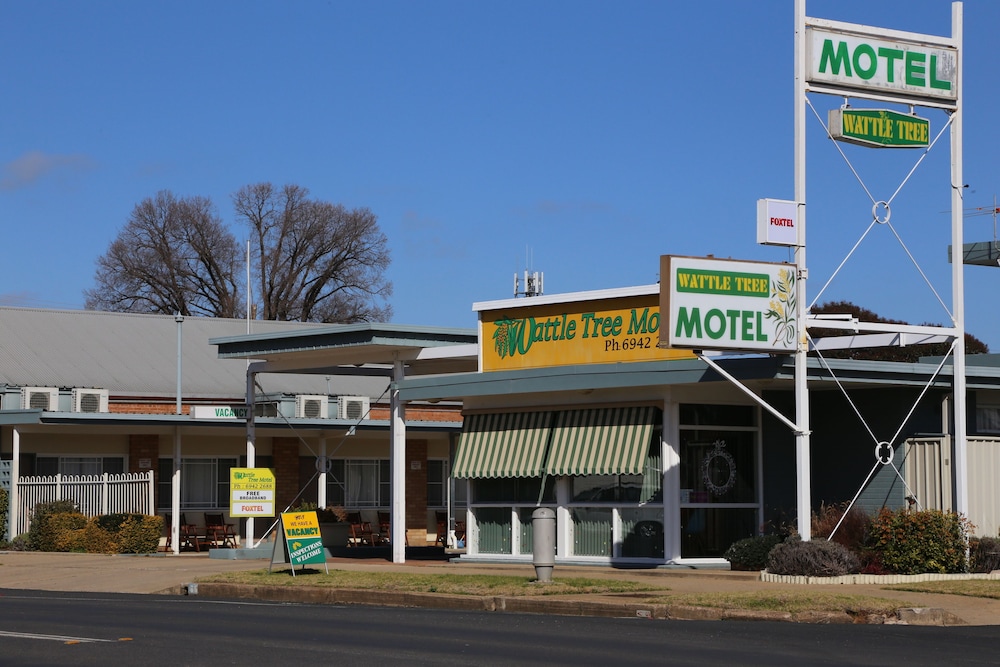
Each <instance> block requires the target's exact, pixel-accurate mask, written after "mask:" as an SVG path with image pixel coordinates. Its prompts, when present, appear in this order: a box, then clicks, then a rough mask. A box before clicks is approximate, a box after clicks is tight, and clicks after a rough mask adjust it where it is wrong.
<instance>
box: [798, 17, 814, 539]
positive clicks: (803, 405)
mask: <svg viewBox="0 0 1000 667" xmlns="http://www.w3.org/2000/svg"><path fill="white" fill-rule="evenodd" d="M805 30H806V0H795V122H794V128H795V201H797V202H798V203H799V211H798V213H799V229H798V245H796V246H795V270H796V274H797V275H796V299H797V301H796V304H795V306H796V315H795V319H796V321H797V322H798V335H799V344H798V347H797V349H796V351H795V422H796V424H797V425H798V429H797V430H796V432H795V480H796V483H795V489H796V503H795V506H796V512H797V514H798V530H799V535H800V536H801V537H802V540H803V541H808V540H809V539H810V537H811V535H810V520H811V514H812V507H811V502H810V498H811V495H812V488H811V482H810V474H811V473H810V461H809V458H810V456H809V454H810V452H809V447H810V444H809V386H808V375H807V374H808V365H807V364H808V356H807V355H808V352H809V343H808V337H807V335H806V313H807V308H806V304H807V301H806V278H807V275H808V273H807V269H806V206H805V203H806V82H805V73H806V35H805Z"/></svg>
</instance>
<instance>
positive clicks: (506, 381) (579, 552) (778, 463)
mask: <svg viewBox="0 0 1000 667" xmlns="http://www.w3.org/2000/svg"><path fill="white" fill-rule="evenodd" d="M708 287H712V286H708ZM751 287H752V286H751ZM473 309H474V311H475V312H476V313H477V314H478V335H477V336H475V339H474V340H475V342H474V343H471V344H470V343H469V342H461V341H446V340H442V339H440V338H435V337H434V336H433V334H432V331H431V330H421V329H419V328H414V329H412V330H411V331H410V335H406V334H405V333H402V332H397V333H398V334H399V335H398V337H397V338H395V339H393V340H389V339H388V338H386V337H384V336H383V333H382V332H381V331H380V327H381V326H387V325H371V326H370V327H367V328H364V329H363V330H362V329H355V330H353V331H347V330H345V332H344V333H339V332H338V331H337V329H336V328H335V327H334V328H329V329H328V330H327V331H326V332H322V331H315V332H310V331H303V332H296V333H295V334H293V335H285V334H282V333H280V332H279V333H273V334H272V333H266V334H258V335H251V336H234V337H230V338H226V339H214V340H212V341H211V342H212V344H214V345H217V346H218V350H219V355H220V357H223V358H253V359H256V360H257V361H256V362H255V363H254V364H251V365H250V372H251V374H252V373H254V372H256V371H258V370H259V371H260V372H277V371H281V370H282V369H283V370H286V371H289V372H295V373H302V372H310V371H309V369H310V368H312V369H313V371H311V372H317V370H318V369H323V370H322V372H331V373H332V372H336V369H344V368H363V367H365V366H366V365H368V364H374V365H376V366H386V365H391V366H392V368H393V382H392V385H391V390H390V393H391V400H390V405H389V411H390V414H389V435H388V440H389V442H388V443H385V444H382V445H381V449H379V450H378V456H385V457H388V459H389V461H390V462H389V467H390V472H391V485H392V489H391V493H390V495H391V497H392V516H393V520H394V522H397V523H398V524H400V525H402V523H403V521H404V520H405V525H406V526H407V528H408V529H409V528H411V527H412V521H411V517H412V512H411V509H410V507H409V504H410V502H411V488H410V485H411V484H412V480H411V476H410V474H411V471H412V470H414V469H416V468H419V466H420V465H421V464H422V463H421V461H420V460H414V459H413V458H412V457H411V454H410V451H409V449H408V447H409V445H408V444H405V443H409V442H410V437H411V436H410V430H411V428H412V426H413V425H414V424H415V423H419V422H417V421H411V419H410V417H411V415H412V414H413V407H412V406H433V405H448V404H459V405H461V406H462V426H461V433H460V435H459V436H458V437H457V438H455V440H454V449H453V455H452V457H451V458H450V459H449V467H450V481H449V487H451V489H452V490H451V493H452V494H453V495H454V497H461V499H462V502H461V504H460V505H457V506H452V507H451V509H450V511H451V512H453V516H452V519H456V518H457V520H458V521H462V520H464V523H465V527H466V537H467V543H466V545H465V546H466V549H465V552H464V553H463V554H462V555H461V556H460V557H461V558H462V559H463V560H488V561H512V562H530V561H531V559H532V514H533V512H534V511H535V510H536V509H537V508H539V507H545V508H550V509H552V510H554V512H555V517H556V551H557V554H556V563H557V565H558V564H559V563H564V564H566V563H594V564H622V565H636V566H647V567H657V566H664V567H670V566H681V567H728V563H727V561H725V560H724V559H723V555H724V553H725V551H726V549H727V548H728V547H729V545H730V544H732V543H733V542H734V541H736V540H739V539H741V538H744V537H749V536H752V535H757V534H760V533H761V532H762V531H769V530H773V529H776V528H778V527H780V526H789V525H791V526H794V525H795V521H796V516H795V512H796V506H797V505H796V458H795V457H796V452H795V442H794V436H793V434H792V432H791V430H790V429H789V427H788V426H787V424H786V423H783V422H782V421H781V420H780V419H778V418H776V417H775V416H774V415H773V414H772V413H771V412H770V411H768V410H764V409H762V408H761V407H760V403H759V402H758V401H757V400H756V399H754V398H752V397H750V396H748V394H747V391H746V390H748V391H749V392H751V393H752V394H754V396H755V397H757V398H761V399H763V400H764V401H766V402H767V403H768V404H770V405H771V406H773V407H774V408H775V409H776V410H778V411H779V412H781V413H782V414H784V415H787V416H789V417H792V416H794V406H795V403H794V397H793V378H794V368H793V361H792V358H791V356H790V355H788V354H785V353H767V352H754V353H749V354H746V353H744V354H728V355H719V356H717V357H714V363H715V365H716V366H717V367H718V369H719V370H718V371H717V370H716V369H714V368H712V367H711V366H710V365H708V364H706V363H705V361H703V360H702V359H699V358H697V357H696V356H695V354H694V353H692V352H691V351H689V350H684V349H664V348H660V347H658V341H659V336H660V333H661V332H660V331H659V328H660V327H661V325H662V324H663V323H662V322H661V316H660V315H661V313H660V286H659V285H646V286H639V287H631V288H621V289H607V290H598V291H590V292H579V293H570V294H556V295H544V296H534V297H529V298H517V299H507V300H502V301H491V302H482V303H477V304H474V306H473ZM724 320H725V321H726V324H727V325H730V324H731V325H732V326H734V327H736V328H737V330H736V331H734V332H732V334H731V335H733V336H735V337H747V338H750V339H756V340H758V341H761V340H768V337H770V336H772V335H774V334H775V331H774V330H773V323H772V322H770V321H767V322H764V321H762V322H761V323H760V324H758V319H757V318H756V317H755V316H742V315H741V316H739V317H735V316H734V317H733V318H717V320H715V321H713V322H711V323H709V322H708V320H707V319H706V320H705V325H706V327H708V328H712V327H714V328H712V335H716V336H720V337H723V336H727V335H730V334H729V333H725V332H722V331H720V330H719V327H722V326H723V321H724ZM767 326H771V327H772V328H771V329H767V330H765V329H766V327H767ZM402 329H405V327H404V328H402ZM720 373H725V374H726V375H729V376H731V378H733V379H736V380H739V381H740V383H741V384H742V387H743V388H741V387H739V386H737V385H736V384H735V383H734V382H732V381H730V379H727V378H725V377H723V375H722V374H720ZM834 374H835V376H836V377H834ZM808 387H809V396H810V403H811V415H812V420H811V427H812V433H811V470H810V478H811V479H810V481H811V486H810V505H811V507H812V508H813V510H814V511H815V510H816V509H818V508H819V507H820V506H821V504H823V503H827V504H830V503H844V502H848V501H850V500H852V499H853V498H856V505H857V506H859V507H861V508H862V509H864V510H866V511H868V512H870V513H874V512H877V511H878V510H879V509H880V508H882V507H890V508H897V507H904V506H907V504H908V501H907V497H908V496H909V497H910V498H911V499H915V502H916V503H917V504H918V505H919V507H921V508H937V509H946V510H947V509H951V508H952V507H954V500H953V495H954V486H955V484H954V481H953V480H954V475H955V471H954V470H952V467H951V461H952V459H953V456H952V446H953V440H954V438H953V434H952V427H951V424H952V417H951V414H950V403H951V401H950V395H951V392H952V375H951V367H950V364H949V363H947V362H942V359H941V358H927V359H921V361H920V363H898V362H872V361H857V360H837V359H828V360H825V361H824V362H823V363H820V362H819V360H818V359H815V358H810V359H809V363H808ZM967 387H968V415H967V416H968V420H967V423H968V425H969V427H968V430H969V436H968V452H969V454H968V455H969V470H968V475H969V489H970V491H969V495H970V501H969V503H970V504H969V507H970V510H969V514H970V519H971V520H972V523H974V524H975V525H976V533H977V534H979V535H994V536H995V535H997V531H998V528H1000V491H998V490H997V489H996V485H995V484H994V483H993V480H994V479H995V478H996V477H997V475H998V474H1000V357H998V356H994V355H979V356H970V357H968V359H967ZM744 389H745V390H744ZM845 393H846V396H845ZM848 397H849V399H848ZM416 414H419V412H417V413H416ZM859 415H861V417H863V421H862V419H861V418H859ZM393 536H394V550H393V560H395V561H397V562H398V561H402V560H403V559H404V558H405V554H404V552H403V550H402V547H401V546H397V543H398V540H396V539H395V537H396V534H395V533H394V535H393ZM411 543H412V540H411Z"/></svg>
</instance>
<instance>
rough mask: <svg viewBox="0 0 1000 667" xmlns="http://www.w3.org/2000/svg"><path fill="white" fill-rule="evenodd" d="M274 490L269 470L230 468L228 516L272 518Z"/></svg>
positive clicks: (272, 474) (272, 471)
mask: <svg viewBox="0 0 1000 667" xmlns="http://www.w3.org/2000/svg"><path fill="white" fill-rule="evenodd" d="M274 490H275V481H274V470H272V469H271V468H230V469H229V493H230V502H229V514H230V516H234V517H244V516H247V517H249V516H274Z"/></svg>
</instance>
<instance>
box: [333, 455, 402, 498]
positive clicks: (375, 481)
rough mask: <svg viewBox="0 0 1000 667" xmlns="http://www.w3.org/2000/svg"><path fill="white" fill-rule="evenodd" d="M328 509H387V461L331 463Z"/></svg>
mask: <svg viewBox="0 0 1000 667" xmlns="http://www.w3.org/2000/svg"><path fill="white" fill-rule="evenodd" d="M327 480H328V481H327V491H326V499H327V504H328V505H340V506H342V507H388V506H389V505H390V500H389V497H390V493H391V492H392V481H391V479H390V476H389V461H388V459H334V460H333V461H331V466H330V474H329V475H327Z"/></svg>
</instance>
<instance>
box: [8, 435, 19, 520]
mask: <svg viewBox="0 0 1000 667" xmlns="http://www.w3.org/2000/svg"><path fill="white" fill-rule="evenodd" d="M11 447H12V449H11V460H10V493H9V494H8V496H9V497H8V502H9V504H10V510H9V511H8V512H7V526H8V530H9V531H10V539H14V538H15V537H17V535H18V527H19V525H20V522H21V516H20V512H19V511H18V507H19V506H20V503H19V502H18V498H17V497H18V492H19V490H20V486H21V431H19V430H18V429H17V427H16V426H15V427H14V429H13V430H12V431H11Z"/></svg>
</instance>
